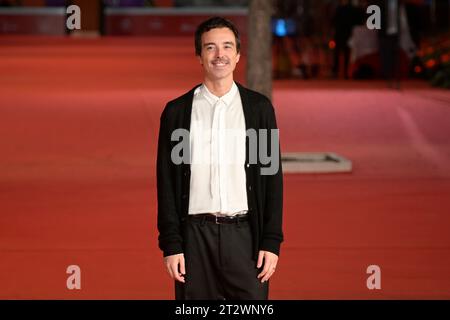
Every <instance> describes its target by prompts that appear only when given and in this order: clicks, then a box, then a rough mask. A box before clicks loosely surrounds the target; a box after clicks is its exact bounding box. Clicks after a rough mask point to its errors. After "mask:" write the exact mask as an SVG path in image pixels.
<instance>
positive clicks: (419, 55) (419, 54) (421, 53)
mask: <svg viewBox="0 0 450 320" xmlns="http://www.w3.org/2000/svg"><path fill="white" fill-rule="evenodd" d="M424 55H425V54H424V53H423V50H419V51H417V56H418V57H423V56H424Z"/></svg>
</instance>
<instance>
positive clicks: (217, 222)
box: [215, 214, 220, 224]
mask: <svg viewBox="0 0 450 320" xmlns="http://www.w3.org/2000/svg"><path fill="white" fill-rule="evenodd" d="M215 216H216V224H220V223H219V221H218V220H217V218H218V216H217V214H216V215H215Z"/></svg>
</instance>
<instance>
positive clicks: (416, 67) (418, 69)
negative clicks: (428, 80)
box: [414, 66, 422, 73]
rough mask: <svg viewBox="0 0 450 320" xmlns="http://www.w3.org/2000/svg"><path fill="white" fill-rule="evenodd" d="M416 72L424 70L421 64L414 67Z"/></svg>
mask: <svg viewBox="0 0 450 320" xmlns="http://www.w3.org/2000/svg"><path fill="white" fill-rule="evenodd" d="M414 72H415V73H421V72H422V68H421V67H420V66H415V67H414Z"/></svg>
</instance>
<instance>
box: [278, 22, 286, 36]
mask: <svg viewBox="0 0 450 320" xmlns="http://www.w3.org/2000/svg"><path fill="white" fill-rule="evenodd" d="M275 34H276V35H277V36H279V37H284V36H286V35H287V28H286V21H284V19H277V20H276V22H275Z"/></svg>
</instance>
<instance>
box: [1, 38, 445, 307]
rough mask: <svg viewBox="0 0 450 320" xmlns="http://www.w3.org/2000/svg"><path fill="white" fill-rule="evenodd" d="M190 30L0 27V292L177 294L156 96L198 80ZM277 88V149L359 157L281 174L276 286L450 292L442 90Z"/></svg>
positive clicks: (304, 295) (295, 291) (280, 295)
mask: <svg viewBox="0 0 450 320" xmlns="http://www.w3.org/2000/svg"><path fill="white" fill-rule="evenodd" d="M192 44H193V41H192V39H183V38H168V39H164V38H146V39H143V38H140V39H126V38H116V39H101V40H86V39H84V40H81V39H55V38H26V37H23V38H9V37H2V38H0V153H1V157H0V298H2V299H11V298H12V299H36V298H37V299H55V298H56V299H171V298H172V297H173V284H172V282H171V281H170V279H169V277H168V275H167V274H166V272H165V269H164V267H163V264H162V255H161V252H160V251H159V249H158V248H157V230H156V183H155V153H156V152H155V151H156V138H157V132H158V126H159V115H160V112H161V110H162V108H163V107H164V104H165V102H167V101H168V100H169V99H172V98H174V97H176V96H178V95H180V94H181V93H183V92H184V91H186V90H187V89H189V88H191V87H192V86H194V85H195V84H196V83H198V82H200V81H201V70H200V66H199V65H198V63H197V61H196V59H195V57H194V55H193V54H194V51H193V48H192ZM238 68H239V70H238V72H237V80H239V81H241V82H245V81H244V79H245V77H244V71H245V59H243V61H242V62H240V66H239V67H238ZM273 100H274V104H275V107H276V112H277V116H278V122H279V126H280V129H281V138H282V149H283V151H302V152H309V151H332V152H336V153H338V154H340V155H343V156H345V157H347V158H349V159H350V160H352V161H353V172H352V173H348V174H322V175H320V174H316V175H298V174H289V175H287V174H286V175H285V180H284V181H285V190H286V192H285V212H284V231H285V239H286V240H285V242H284V243H283V246H282V253H281V256H280V261H279V267H278V269H277V273H276V274H275V275H274V277H273V280H272V281H271V284H270V286H271V294H270V297H271V298H272V299H393V298H401V299H418V298H423V299H431V298H437V299H449V298H450V276H449V274H448V271H449V270H450V232H449V230H450V142H449V137H450V125H449V124H450V92H449V91H442V90H437V89H431V88H428V86H427V85H426V84H425V83H417V82H406V83H404V84H403V89H402V90H401V91H394V90H390V89H386V88H385V86H384V83H382V82H360V83H357V82H352V81H349V82H343V81H342V82H339V81H336V82H331V81H330V82H328V81H313V82H304V81H277V82H275V84H274V96H273ZM72 264H75V265H79V266H80V267H81V286H82V288H81V290H68V289H67V288H66V279H67V277H68V275H67V274H66V268H67V266H69V265H72ZM373 264H374V265H378V266H380V268H381V290H368V289H367V287H366V279H367V277H368V276H369V275H368V274H367V273H366V268H367V267H368V266H369V265H373Z"/></svg>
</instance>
